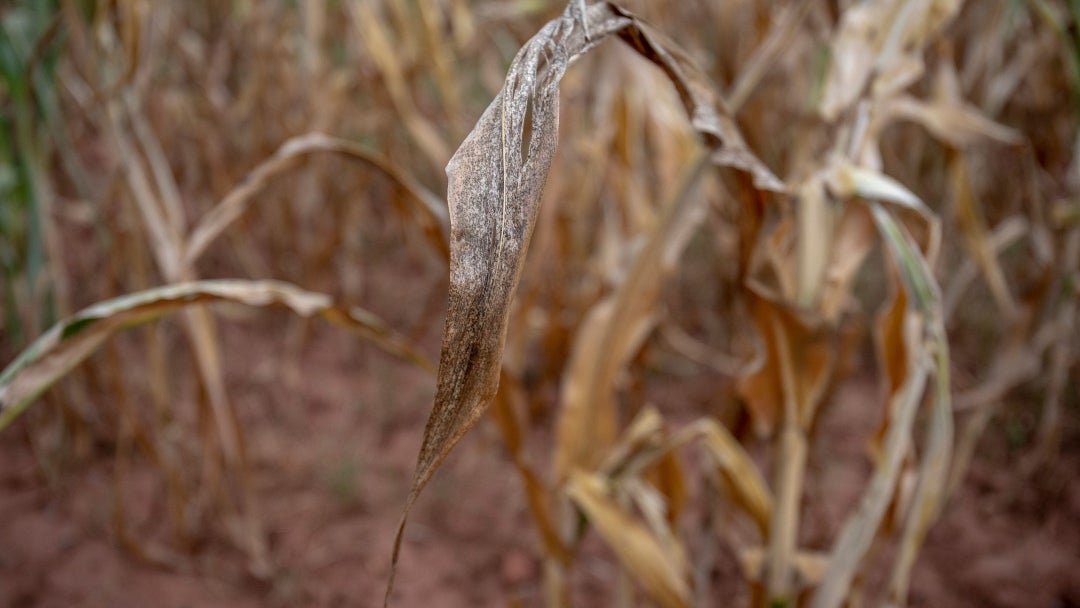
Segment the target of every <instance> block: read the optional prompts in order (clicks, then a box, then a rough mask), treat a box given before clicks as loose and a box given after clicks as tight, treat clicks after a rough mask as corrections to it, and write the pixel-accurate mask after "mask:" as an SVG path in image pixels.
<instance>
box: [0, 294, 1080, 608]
mask: <svg viewBox="0 0 1080 608" xmlns="http://www.w3.org/2000/svg"><path fill="white" fill-rule="evenodd" d="M275 314H276V313H260V315H270V319H271V321H277V320H279V318H278V317H276V316H274V315H275ZM257 318H258V319H261V320H259V321H256V322H254V323H252V322H248V323H239V324H238V323H231V324H223V326H224V332H223V340H224V347H225V351H226V352H228V353H229V354H230V357H229V359H228V362H227V375H228V378H229V381H230V388H231V395H232V398H233V399H234V401H235V403H236V405H237V407H238V409H239V411H240V412H241V418H242V420H243V421H244V424H245V428H246V429H247V436H248V439H249V448H250V453H251V460H252V462H253V468H254V471H255V478H256V485H257V493H258V496H259V498H260V504H261V508H262V514H263V519H264V521H265V526H266V529H267V533H268V537H269V539H270V544H271V547H270V549H271V553H272V556H273V561H274V565H275V568H276V569H275V573H274V574H273V575H272V576H271V577H269V578H268V579H265V580H259V579H257V578H255V577H252V576H250V575H247V574H245V572H244V560H243V558H242V556H241V554H240V553H239V552H238V551H236V550H235V549H233V548H230V545H229V544H228V543H225V542H221V541H220V540H218V541H215V540H214V539H213V538H210V539H206V540H204V543H203V546H201V547H200V550H199V551H198V552H197V553H196V554H195V557H191V558H187V559H186V561H185V562H184V565H183V568H181V569H176V568H162V567H160V566H155V565H151V564H147V563H145V562H142V561H140V560H138V559H136V558H134V557H133V556H132V555H131V554H130V553H128V552H125V551H123V550H122V549H121V548H119V547H118V545H117V542H116V535H115V529H114V528H113V526H112V523H111V514H112V505H113V503H114V498H115V495H114V489H113V482H112V480H113V447H112V446H110V445H108V444H107V443H105V444H94V445H92V446H90V448H89V450H88V451H87V454H86V455H85V456H84V457H82V458H79V459H75V461H74V463H73V464H70V465H68V466H67V467H66V468H65V469H64V470H63V471H62V473H61V474H60V475H59V476H57V477H55V478H53V479H52V481H51V482H47V481H45V478H44V477H43V475H42V474H41V469H40V467H39V464H38V463H39V461H38V460H37V459H36V458H35V456H34V455H33V452H32V451H31V450H30V448H29V447H28V443H27V441H26V437H27V436H28V433H27V425H28V421H27V420H22V421H19V422H18V423H17V424H16V425H15V426H14V427H12V428H10V429H7V430H6V431H5V432H4V434H3V438H4V441H2V442H0V606H5V607H8V606H10V607H13V608H15V607H20V608H21V607H31V606H35V607H61V606H63V607H91V606H102V607H106V606H108V607H128V606H130V607H141V606H163V607H175V608H181V607H214V606H221V607H225V606H229V607H246V606H374V605H378V603H379V601H380V600H381V597H382V590H383V585H384V583H385V580H386V575H387V566H388V556H389V553H390V547H391V542H392V535H393V530H394V526H395V524H396V522H397V518H398V515H399V509H400V507H401V502H402V499H403V498H404V496H405V493H406V489H407V484H408V480H409V476H410V474H411V470H412V465H413V462H414V458H415V453H416V450H417V448H418V445H419V439H420V433H421V429H422V426H423V420H424V418H425V416H426V412H427V408H428V405H429V400H430V398H431V395H432V393H433V390H434V385H433V381H432V380H431V379H430V378H429V377H427V376H425V375H424V374H423V373H420V372H417V371H415V370H413V369H411V368H410V367H408V366H407V365H405V364H402V363H400V362H398V361H397V360H395V359H393V358H391V357H389V356H387V355H384V354H382V353H381V352H378V351H376V350H375V349H374V348H372V347H370V346H365V345H362V344H358V343H357V342H356V341H355V340H353V339H351V338H350V337H348V336H343V335H341V334H339V333H337V332H335V330H333V329H331V328H326V327H315V328H314V329H313V330H312V331H311V333H310V335H309V336H308V337H307V338H306V339H304V340H303V341H301V342H302V344H303V345H302V346H301V347H297V348H283V347H282V343H284V342H287V340H286V339H284V338H282V334H283V333H288V332H289V331H291V330H290V329H282V328H287V327H291V326H290V325H289V323H285V322H282V323H272V322H267V321H266V319H267V317H266V316H261V317H257ZM285 319H286V317H285V316H282V317H280V320H282V321H284V320H285ZM440 329H441V327H439V323H438V322H436V323H435V324H434V326H433V327H432V329H431V331H430V332H429V334H430V335H429V336H428V337H427V338H426V339H425V344H426V346H427V348H428V351H429V352H432V353H433V352H435V346H436V344H437V340H438V336H437V334H438V333H439V330H440ZM177 333H178V332H177ZM173 338H176V336H173ZM129 346H130V345H129ZM125 348H126V347H125ZM125 348H122V349H121V356H122V358H124V357H126V358H130V359H131V360H132V361H134V360H136V359H137V358H138V354H137V352H129V351H130V349H127V350H125ZM176 373H177V375H178V377H184V374H187V373H188V372H187V371H186V369H185V364H182V363H180V364H178V368H177V370H176ZM718 384H722V382H721V381H720V380H718V379H716V378H711V379H710V378H709V377H707V376H701V377H699V380H698V381H697V382H692V383H690V384H687V381H686V379H685V378H683V379H682V380H679V381H675V380H673V379H671V378H661V379H660V380H659V381H658V382H656V383H655V388H654V389H651V392H650V393H649V398H650V399H651V400H653V401H655V402H656V403H658V404H659V405H660V406H661V407H662V408H666V409H667V410H668V411H671V410H674V411H673V412H671V413H672V418H673V419H675V420H685V419H689V418H690V417H691V416H693V415H695V412H700V411H703V409H704V408H706V407H707V406H708V403H709V400H710V396H711V395H714V394H716V393H715V389H716V387H717V385H718ZM680 387H681V388H680ZM874 390H875V389H874V386H873V384H872V383H871V382H870V381H868V380H861V379H859V378H856V379H854V380H852V381H850V382H849V384H848V385H846V388H843V389H841V390H840V391H839V392H838V393H837V395H836V397H835V401H834V405H833V407H832V408H831V409H830V410H829V411H828V412H827V415H826V418H825V419H824V420H823V422H822V426H821V428H820V429H819V432H820V433H823V434H824V435H825V436H827V437H829V440H828V441H827V442H818V443H817V444H816V447H815V448H814V450H813V451H812V454H811V464H810V471H809V475H810V479H811V485H810V489H809V491H808V496H807V503H806V508H805V510H804V519H805V521H806V526H805V530H804V533H805V534H804V538H803V539H802V542H803V544H804V545H805V546H808V547H812V548H816V549H822V548H825V547H827V546H828V544H827V543H828V539H829V538H831V537H832V536H833V535H834V534H835V532H836V529H837V528H838V527H839V525H840V523H841V522H842V520H843V517H844V516H845V514H846V513H847V512H848V510H849V509H850V507H851V505H852V504H853V503H854V501H855V500H856V499H857V497H858V492H859V489H860V488H861V484H862V483H863V481H864V480H865V478H866V476H867V475H868V473H869V468H870V465H869V463H868V460H867V458H866V456H865V449H864V446H865V442H866V437H867V434H868V432H869V431H870V430H872V429H873V428H874V426H875V425H876V424H877V422H878V418H877V417H878V415H879V412H878V410H877V408H876V407H875V406H874V403H875V400H874V399H873V397H874V394H875V393H874ZM189 392H190V391H189ZM182 394H183V393H182V392H181V396H179V397H178V400H179V402H180V404H181V406H182V404H183V403H184V402H185V399H187V401H190V398H184V397H183V396H182ZM91 397H92V398H93V399H94V400H100V402H101V403H102V405H101V407H102V408H103V409H106V408H107V407H108V403H109V399H108V395H91ZM1070 416H1071V417H1070V424H1071V426H1070V429H1069V431H1068V432H1067V433H1066V437H1067V441H1066V442H1065V444H1064V447H1063V453H1062V454H1061V455H1060V457H1059V458H1058V459H1057V460H1055V461H1054V462H1052V463H1050V464H1049V465H1048V466H1045V467H1043V468H1041V469H1039V472H1038V473H1037V475H1035V476H1033V477H1028V476H1025V475H1023V474H1021V473H1020V472H1018V469H1019V467H1018V466H1017V465H1018V463H1019V462H1020V461H1021V460H1022V458H1023V457H1024V456H1025V454H1026V453H1027V451H1026V450H1025V449H1024V448H1023V447H1022V446H1021V447H1019V448H1016V447H1013V448H1010V444H1009V443H1008V442H1007V441H1006V437H1007V434H1006V432H1005V431H1004V430H1003V428H1004V427H1005V425H1006V423H1005V422H1002V423H1000V424H994V425H991V427H990V430H989V431H988V433H987V435H986V436H985V438H984V440H983V441H982V443H981V446H980V449H979V453H978V455H977V458H976V463H975V466H974V468H973V470H972V472H971V474H970V475H969V477H968V479H967V482H966V483H965V484H964V487H963V489H962V491H961V493H960V495H959V496H958V497H957V499H956V500H954V501H953V502H952V503H951V504H950V505H949V507H948V508H947V510H946V512H945V514H944V517H943V519H942V520H941V521H940V522H939V523H938V525H937V526H936V527H935V528H934V529H933V531H932V533H931V534H930V536H929V538H928V541H927V546H926V549H925V551H924V552H923V554H922V557H921V559H920V561H919V563H918V566H917V568H916V571H915V574H914V581H913V585H912V591H911V598H910V599H911V605H912V606H934V607H937V606H958V607H962V606H988V607H996V606H1001V607H1004V606H1017V607H1021V606H1022V607H1046V608H1057V607H1065V606H1080V476H1077V471H1080V445H1078V442H1077V437H1078V433H1077V432H1076V424H1075V422H1076V412H1075V411H1072V412H1070ZM539 441H547V440H546V438H543V437H541V438H540V439H539ZM158 479H159V478H158V474H157V473H156V471H155V470H153V469H152V467H151V466H150V465H149V464H147V463H146V462H145V461H142V460H138V459H137V460H136V463H135V465H134V467H133V470H132V471H131V472H129V473H128V474H127V475H126V476H125V478H124V482H123V486H122V487H123V493H124V497H123V501H124V504H125V505H126V512H127V515H126V521H127V525H128V528H129V529H130V530H131V531H132V533H133V535H134V536H136V537H137V538H139V539H140V542H145V543H146V544H148V545H149V544H153V543H158V544H161V545H164V546H168V545H169V542H170V540H169V539H170V537H169V535H168V533H167V532H164V531H163V528H165V527H166V526H164V525H163V524H162V523H161V522H162V521H163V519H164V507H163V503H162V499H161V494H162V489H161V486H160V483H159V482H158V481H157V480H158ZM695 546H696V545H695ZM537 555H538V552H537V541H536V538H535V535H534V532H533V530H532V527H531V525H530V520H529V517H528V515H527V511H526V509H525V504H524V501H523V498H522V493H521V489H520V485H519V482H518V479H517V478H516V476H515V473H514V470H513V469H512V467H511V466H510V465H509V463H508V461H507V458H506V456H505V454H504V452H503V451H502V449H501V447H500V445H499V441H498V438H497V435H496V433H495V432H494V429H493V427H492V426H491V425H488V424H482V425H480V426H479V427H477V429H475V430H474V431H473V432H472V433H471V434H470V435H469V436H468V437H467V439H466V440H465V441H464V442H463V443H462V444H461V445H460V446H459V449H458V450H457V452H456V453H455V454H454V455H453V456H452V457H451V458H450V459H449V460H448V462H447V463H446V465H445V466H444V467H443V469H442V470H441V471H440V472H439V474H438V476H437V477H436V478H435V480H434V481H433V482H432V484H431V485H430V486H429V488H428V489H427V491H426V493H425V494H424V496H423V497H422V499H421V501H420V502H419V503H418V505H417V507H416V509H415V511H414V513H413V515H412V518H411V525H410V527H409V529H408V532H407V534H406V538H405V544H404V549H403V553H402V559H401V567H400V571H399V573H398V585H397V593H396V596H395V598H396V601H395V604H394V605H395V606H398V607H400V608H414V607H425V608H434V607H436V606H437V607H439V608H455V607H459V606H460V607H466V606H518V605H520V606H540V605H541V588H540V587H541V580H542V572H541V563H540V561H539V560H538V558H537ZM612 563H613V562H612V561H611V559H610V556H609V555H607V554H606V553H605V550H604V549H603V548H602V547H601V546H600V544H599V543H598V542H597V541H596V540H595V539H590V541H589V543H587V546H586V552H585V557H584V558H583V559H582V560H581V562H580V563H579V564H578V566H577V568H576V569H575V574H574V576H575V579H574V589H575V600H576V601H575V605H580V606H585V605H608V604H609V599H608V598H609V595H608V593H609V590H610V589H612V588H614V581H615V580H616V576H617V575H616V571H615V569H614V567H613V566H612ZM734 564H735V562H734V558H733V557H732V555H730V551H727V550H726V549H721V551H720V555H719V556H718V558H717V566H716V568H715V571H714V597H715V599H716V605H741V604H742V603H745V597H746V596H745V591H744V590H743V589H742V587H741V585H739V584H738V583H737V582H735V581H737V578H736V577H737V573H736V570H735V565H734ZM873 580H874V577H873V576H871V578H870V581H873ZM870 592H871V596H872V597H873V589H870ZM515 602H518V603H515ZM870 605H873V604H870Z"/></svg>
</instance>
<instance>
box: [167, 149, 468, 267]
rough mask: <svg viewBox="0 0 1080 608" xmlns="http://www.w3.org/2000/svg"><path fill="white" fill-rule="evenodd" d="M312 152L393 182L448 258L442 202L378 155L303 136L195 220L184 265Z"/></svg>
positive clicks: (252, 171)
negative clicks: (364, 167)
mask: <svg viewBox="0 0 1080 608" xmlns="http://www.w3.org/2000/svg"><path fill="white" fill-rule="evenodd" d="M315 152H331V153H335V154H342V155H344V156H346V157H349V158H353V159H356V160H359V161H361V162H364V163H367V164H368V165H370V166H372V167H374V168H375V169H378V170H379V171H380V172H382V173H383V174H385V175H386V176H387V177H389V178H390V179H392V180H394V182H396V183H397V184H398V185H400V186H401V187H402V188H404V189H405V191H406V192H408V193H409V194H410V195H411V196H412V198H413V199H415V200H416V201H417V202H418V203H420V204H419V206H418V207H417V211H418V212H419V215H420V218H421V221H422V222H423V224H424V225H423V228H424V230H425V232H426V233H427V234H428V237H429V239H430V240H431V242H432V243H433V244H434V246H435V247H436V248H437V249H438V250H439V251H440V252H442V253H443V254H444V255H448V252H447V249H446V232H447V231H448V226H449V223H450V220H449V217H448V215H447V211H446V203H445V202H443V201H442V200H441V199H440V198H439V197H438V196H436V195H435V194H434V193H432V192H431V191H430V190H428V189H427V188H425V187H424V186H423V185H422V184H420V183H419V182H417V181H416V180H415V179H413V178H412V177H410V176H409V175H408V174H406V173H405V172H404V171H403V170H402V169H401V168H399V167H398V166H396V165H395V164H394V163H392V162H391V161H390V160H389V159H387V158H385V157H383V156H382V155H380V154H378V153H376V152H372V151H371V150H367V149H365V148H364V147H363V146H359V145H357V144H355V143H353V142H350V141H348V140H344V139H339V138H336V137H330V136H328V135H324V134H322V133H307V134H305V135H299V136H296V137H292V138H289V139H288V140H286V141H285V143H283V144H281V147H279V148H278V149H277V152H275V153H274V155H273V156H271V157H270V158H269V159H267V160H265V161H263V162H262V163H261V164H260V165H259V166H257V167H255V168H254V169H252V170H251V172H250V173H248V175H247V176H246V177H245V178H244V180H243V182H242V183H241V184H240V185H239V186H237V187H236V188H234V189H233V190H232V191H231V192H229V193H228V194H227V195H226V196H225V198H223V199H222V200H221V202H220V203H218V204H217V205H216V206H214V208H213V209H211V210H210V211H209V212H208V213H207V214H206V215H205V216H203V217H202V218H201V219H200V220H199V222H198V223H197V224H196V226H195V228H194V229H192V231H191V235H190V236H189V237H188V239H187V243H186V247H185V249H184V264H185V265H186V266H190V265H191V264H194V263H195V261H196V260H197V259H198V258H199V256H201V255H202V254H203V252H205V251H206V248H207V247H208V246H210V244H211V243H212V242H213V241H214V239H216V238H217V237H218V236H219V235H220V234H221V233H222V232H224V231H225V229H226V228H228V227H229V226H230V225H231V224H232V223H233V222H234V221H236V219H237V218H239V217H240V216H241V215H243V213H244V212H245V211H246V210H247V209H248V207H249V206H251V203H252V202H253V200H254V197H255V195H256V194H258V193H259V192H260V191H261V190H262V189H263V188H264V187H265V186H266V185H267V183H269V181H270V180H271V179H273V178H274V177H275V176H277V175H278V174H280V173H282V172H283V171H285V170H286V169H288V168H289V167H291V166H292V164H293V163H294V162H295V161H296V160H297V159H298V158H299V157H302V156H305V155H308V154H312V153H315Z"/></svg>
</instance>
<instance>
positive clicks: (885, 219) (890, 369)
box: [812, 203, 952, 608]
mask: <svg viewBox="0 0 1080 608" xmlns="http://www.w3.org/2000/svg"><path fill="white" fill-rule="evenodd" d="M870 210H871V214H872V215H873V218H874V221H875V223H876V224H877V226H878V230H879V232H880V233H881V236H882V238H883V239H884V241H885V243H886V245H887V251H888V252H889V254H890V258H891V259H892V262H893V265H894V266H895V268H896V269H897V271H898V272H897V274H898V276H899V278H900V280H901V284H902V286H903V300H894V301H893V302H892V304H891V305H890V307H889V308H888V309H887V312H886V313H885V314H883V315H882V316H881V317H880V318H879V327H880V330H879V334H878V335H879V336H880V343H881V349H882V353H883V354H884V355H885V356H886V360H885V366H886V371H887V375H888V376H889V377H890V382H891V384H892V390H891V393H890V397H889V408H888V411H887V422H886V426H885V429H884V437H883V441H882V448H881V458H880V459H879V461H878V463H877V466H876V470H875V472H874V475H873V477H871V480H870V484H869V487H868V488H867V490H866V491H865V492H864V494H863V497H862V499H861V501H860V503H859V506H858V508H857V510H856V512H855V513H853V514H852V515H851V516H850V517H849V518H848V520H847V522H846V523H845V525H844V528H843V530H842V531H841V533H840V536H839V537H838V538H837V541H836V543H835V544H834V546H833V551H832V557H831V558H830V562H829V568H828V571H827V572H826V575H825V578H824V580H823V581H822V584H821V586H820V587H819V588H818V591H817V593H816V594H815V596H814V600H813V604H812V605H813V606H814V607H815V608H824V607H835V606H840V605H841V604H842V603H843V601H844V598H845V597H846V596H847V593H848V591H849V589H850V586H851V582H852V580H853V579H854V577H855V575H856V573H857V571H858V569H859V567H860V565H861V562H862V560H863V558H864V556H865V554H866V551H867V550H868V549H869V547H870V544H871V543H872V541H873V539H874V538H875V537H876V536H877V534H878V531H879V528H880V526H881V522H882V519H883V518H884V515H885V511H886V509H887V508H888V505H889V504H890V502H891V501H892V499H893V494H894V492H895V488H896V485H897V478H898V476H899V474H900V470H901V466H902V464H903V461H904V458H905V457H906V456H907V454H908V453H909V450H910V445H911V437H910V435H911V429H912V426H913V424H914V419H915V413H916V411H917V410H918V406H919V403H921V401H922V394H923V390H924V388H925V385H926V382H927V378H928V376H929V375H930V372H931V370H933V372H934V375H935V380H936V395H937V403H936V405H935V412H934V416H933V417H932V420H931V422H930V426H929V427H928V433H929V434H930V441H929V442H928V446H927V454H926V455H925V456H924V458H925V459H926V460H925V461H924V466H923V469H922V471H921V473H922V475H921V477H920V490H919V491H918V493H917V496H916V497H915V500H914V507H913V509H914V511H913V514H912V516H911V517H912V519H910V520H909V525H908V527H907V530H906V531H905V540H904V545H905V546H907V549H904V551H905V552H906V553H905V554H904V557H903V558H902V559H904V560H912V562H913V560H914V551H915V549H916V548H917V546H918V543H919V542H921V539H922V536H923V535H924V534H925V531H926V529H927V527H928V526H929V523H930V521H931V520H932V519H933V518H934V517H936V514H937V511H938V509H939V508H940V504H941V501H942V500H943V496H944V491H945V482H946V478H947V475H946V472H947V468H948V461H949V457H950V454H951V446H952V407H951V403H950V399H949V394H948V391H949V386H948V345H947V342H946V340H945V337H944V330H943V326H942V325H941V318H942V306H941V295H940V290H939V289H938V287H937V284H936V282H935V281H934V278H933V274H932V273H931V271H930V269H929V266H928V264H927V262H926V259H925V257H924V256H923V255H922V254H921V253H920V252H919V249H918V247H917V246H916V245H915V244H914V240H913V239H912V238H911V236H910V235H908V234H907V232H906V231H905V230H904V229H903V228H902V227H901V225H900V224H899V222H897V221H896V219H895V218H894V217H893V216H892V214H891V213H889V211H888V210H886V209H885V208H884V207H883V206H881V205H879V204H877V203H871V206H870ZM897 297H899V294H897ZM898 338H899V340H898ZM909 567H910V564H909V563H907V562H906V561H902V562H900V564H899V566H898V568H899V570H898V574H897V579H898V580H896V581H894V583H896V584H897V585H899V584H901V583H902V584H903V585H904V586H905V587H906V582H907V581H906V572H907V570H906V568H909ZM897 588H898V587H897ZM894 592H895V588H894Z"/></svg>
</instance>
